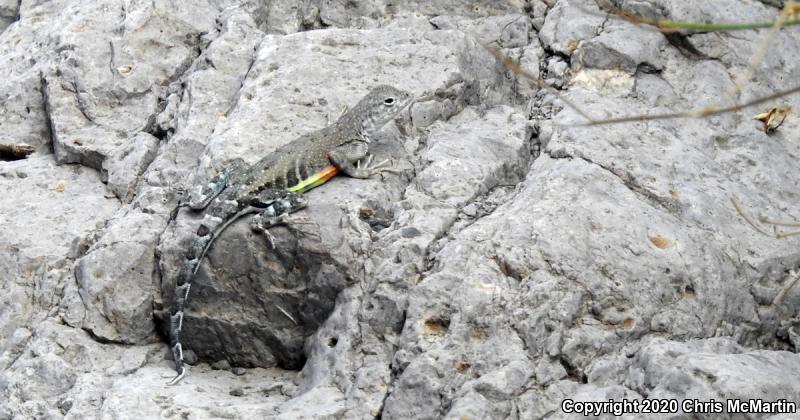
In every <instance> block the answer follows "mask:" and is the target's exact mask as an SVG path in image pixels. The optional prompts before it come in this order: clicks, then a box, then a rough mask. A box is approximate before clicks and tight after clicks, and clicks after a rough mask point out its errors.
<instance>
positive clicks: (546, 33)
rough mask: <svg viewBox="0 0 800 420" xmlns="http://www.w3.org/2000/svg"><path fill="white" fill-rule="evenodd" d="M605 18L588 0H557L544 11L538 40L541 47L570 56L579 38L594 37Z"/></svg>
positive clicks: (595, 5)
mask: <svg viewBox="0 0 800 420" xmlns="http://www.w3.org/2000/svg"><path fill="white" fill-rule="evenodd" d="M604 20H605V17H604V16H603V12H601V11H600V10H599V9H598V7H597V4H596V3H595V2H593V1H588V0H559V1H558V2H557V3H556V4H555V6H553V8H552V9H550V11H548V12H547V17H546V18H545V21H544V25H543V26H542V28H541V30H539V39H540V40H541V41H542V45H544V47H545V48H548V49H551V50H553V51H556V52H558V53H561V54H564V55H567V56H569V55H572V53H573V52H575V50H576V49H578V45H579V44H580V42H581V41H583V40H587V39H591V38H594V37H595V36H596V35H597V34H598V33H599V31H600V27H601V26H602V25H603V21H604Z"/></svg>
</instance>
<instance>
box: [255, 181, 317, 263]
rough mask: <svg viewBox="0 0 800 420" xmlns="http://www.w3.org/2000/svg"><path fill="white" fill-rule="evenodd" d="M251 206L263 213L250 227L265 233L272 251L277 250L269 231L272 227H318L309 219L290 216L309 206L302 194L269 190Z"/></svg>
mask: <svg viewBox="0 0 800 420" xmlns="http://www.w3.org/2000/svg"><path fill="white" fill-rule="evenodd" d="M250 204H251V205H252V206H254V207H259V208H260V209H261V213H259V214H258V215H256V216H255V217H253V220H252V221H251V222H250V227H251V228H252V229H253V230H254V231H257V232H261V233H263V234H264V236H266V238H267V241H268V242H269V244H270V248H272V249H274V248H275V239H274V237H273V236H272V235H271V234H270V233H269V231H268V229H269V228H271V227H272V226H276V225H288V226H289V227H290V228H294V225H305V224H313V225H316V223H315V222H314V221H312V220H310V219H308V218H305V217H299V216H290V214H291V213H294V212H296V211H298V210H300V209H302V208H303V207H305V206H306V205H307V204H308V201H307V200H306V198H305V197H304V196H303V195H302V194H300V193H296V192H292V191H285V190H267V191H264V192H262V193H261V194H260V195H259V196H258V197H256V198H255V199H253V200H252V201H251V203H250ZM294 230H297V231H299V232H300V233H302V234H306V233H308V232H306V231H304V230H300V229H294Z"/></svg>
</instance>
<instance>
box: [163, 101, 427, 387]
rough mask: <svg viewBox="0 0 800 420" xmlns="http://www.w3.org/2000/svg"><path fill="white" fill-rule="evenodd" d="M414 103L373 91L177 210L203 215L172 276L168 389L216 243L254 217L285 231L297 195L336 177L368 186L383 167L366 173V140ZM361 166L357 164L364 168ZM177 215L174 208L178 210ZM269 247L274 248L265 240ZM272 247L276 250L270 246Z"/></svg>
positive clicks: (256, 222)
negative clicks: (186, 320)
mask: <svg viewBox="0 0 800 420" xmlns="http://www.w3.org/2000/svg"><path fill="white" fill-rule="evenodd" d="M412 101H413V97H412V96H411V95H410V94H409V93H407V92H404V91H402V90H399V89H396V88H394V87H392V86H388V85H380V86H377V87H375V88H373V89H372V90H371V91H370V92H369V93H368V94H367V95H366V96H364V97H363V98H362V99H361V100H360V101H359V102H358V104H356V105H355V106H354V107H353V108H352V109H349V110H346V111H345V112H344V113H343V114H342V115H341V117H339V119H337V120H336V121H335V122H334V123H333V124H330V125H328V126H327V127H325V128H322V129H320V130H317V131H313V132H310V133H308V134H304V135H301V136H300V137H298V138H296V139H294V140H293V141H291V142H289V143H287V144H286V145H284V146H281V147H279V148H277V149H276V150H275V151H274V152H272V153H270V154H268V155H267V156H265V157H264V158H262V159H261V160H259V161H258V162H256V163H255V164H254V165H252V166H246V165H241V164H239V165H232V167H231V168H228V169H227V170H222V171H220V172H219V173H218V174H217V175H216V176H214V177H213V178H212V179H211V180H210V181H209V182H208V184H207V185H205V186H204V188H202V189H201V190H200V191H195V192H192V193H190V194H189V195H188V199H187V200H185V201H184V202H181V203H180V204H179V205H178V208H180V207H189V208H190V209H192V210H194V211H202V212H204V217H203V220H202V222H201V223H200V226H199V227H198V228H197V231H196V233H195V234H194V236H193V239H192V241H191V244H190V246H189V249H188V251H187V252H186V254H185V258H184V260H183V264H182V266H181V268H180V270H179V272H178V277H177V281H176V286H175V293H174V295H175V296H174V303H173V306H172V309H171V311H170V317H169V341H170V349H171V350H172V356H173V359H174V361H175V371H176V372H177V376H175V377H174V378H173V379H172V380H171V381H170V382H169V384H170V385H174V384H176V383H178V381H180V380H181V379H182V378H183V377H184V376H185V375H186V366H185V365H184V361H183V349H182V347H181V342H180V333H181V328H182V326H183V317H184V311H185V308H186V300H187V298H188V296H189V289H190V287H191V282H192V279H193V278H194V276H195V275H196V273H197V270H198V268H199V267H200V262H201V261H202V259H203V257H204V256H205V254H206V253H207V252H208V250H209V249H210V247H211V244H212V243H213V242H214V240H215V239H216V238H217V237H218V236H219V235H220V234H221V233H222V231H223V230H225V228H227V227H228V226H229V225H230V224H231V223H233V222H234V221H236V220H237V219H239V218H241V217H243V216H246V215H249V214H253V213H260V214H258V215H257V216H255V217H253V220H252V222H251V227H252V228H253V229H255V230H259V231H261V232H263V233H265V234H266V235H267V236H268V238H271V237H270V236H269V233H268V232H267V229H268V228H269V227H271V226H275V225H278V224H288V223H290V222H292V220H291V219H290V218H289V217H288V216H289V214H291V213H293V212H295V211H298V210H300V209H302V208H303V207H305V206H306V205H307V200H306V198H305V197H304V196H303V193H305V192H307V191H309V190H311V189H312V188H315V187H317V186H320V185H322V184H324V183H325V182H327V181H328V180H330V179H331V178H333V177H334V176H335V175H336V174H339V173H344V174H346V175H348V176H350V177H353V178H362V179H365V178H368V177H370V176H372V175H375V174H379V173H382V172H391V171H394V170H393V169H392V168H387V167H385V165H386V163H387V162H388V160H384V161H382V162H380V163H378V164H375V165H371V163H372V155H369V154H368V145H369V143H370V136H371V135H373V134H375V133H377V131H378V130H380V129H381V128H383V126H384V125H386V124H387V123H388V122H389V121H391V120H393V119H394V118H395V117H397V116H398V114H399V113H400V112H401V111H402V110H403V109H405V108H406V107H407V106H409V105H410V104H411V102H412ZM365 159H366V161H365V163H364V165H363V166H362V165H361V163H362V162H363V161H364V160H365ZM176 211H177V208H176ZM270 242H271V243H272V241H271V239H270ZM273 246H274V245H273Z"/></svg>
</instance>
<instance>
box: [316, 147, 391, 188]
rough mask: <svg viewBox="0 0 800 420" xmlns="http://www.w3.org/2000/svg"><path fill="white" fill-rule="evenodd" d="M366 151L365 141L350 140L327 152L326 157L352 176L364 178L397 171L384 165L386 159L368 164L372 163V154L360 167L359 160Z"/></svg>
mask: <svg viewBox="0 0 800 420" xmlns="http://www.w3.org/2000/svg"><path fill="white" fill-rule="evenodd" d="M367 151H368V146H367V144H366V143H364V142H361V141H356V142H350V143H346V144H343V145H341V146H339V147H336V148H335V149H333V150H331V151H330V152H328V159H330V161H331V163H332V164H333V166H335V167H336V169H338V170H340V171H342V172H344V173H345V174H347V175H348V176H350V177H353V178H360V179H366V178H369V177H370V176H372V175H375V174H379V173H382V172H393V173H397V172H398V171H397V170H396V169H394V168H386V167H384V166H386V164H388V163H389V160H388V159H386V160H383V161H382V162H380V163H378V164H376V165H374V166H370V164H371V163H372V155H370V156H369V158H368V159H367V162H366V164H365V165H364V166H363V167H362V166H361V161H362V160H363V159H364V158H366V157H367ZM354 162H358V166H356V165H354V164H353V163H354Z"/></svg>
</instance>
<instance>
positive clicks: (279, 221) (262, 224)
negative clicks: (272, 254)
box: [250, 214, 322, 249]
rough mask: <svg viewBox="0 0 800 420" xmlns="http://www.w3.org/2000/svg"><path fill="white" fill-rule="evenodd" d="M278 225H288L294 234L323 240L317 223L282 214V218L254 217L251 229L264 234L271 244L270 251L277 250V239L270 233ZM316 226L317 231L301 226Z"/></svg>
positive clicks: (300, 217) (304, 218) (301, 217)
mask: <svg viewBox="0 0 800 420" xmlns="http://www.w3.org/2000/svg"><path fill="white" fill-rule="evenodd" d="M276 225H286V227H288V228H289V229H291V230H292V231H294V232H298V233H300V234H301V235H303V236H311V237H314V238H315V239H318V240H320V239H322V238H321V237H320V235H319V224H317V222H315V221H313V220H311V219H309V218H307V217H303V216H292V215H289V214H281V215H280V216H275V217H267V216H265V215H264V214H259V215H256V216H254V217H253V220H252V221H251V222H250V228H251V229H253V230H254V231H256V232H260V233H263V234H264V236H266V238H267V242H269V245H270V249H275V237H274V236H272V234H271V233H269V230H268V229H269V228H271V227H273V226H276ZM303 225H314V226H316V227H317V228H316V229H302V228H299V226H303Z"/></svg>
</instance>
